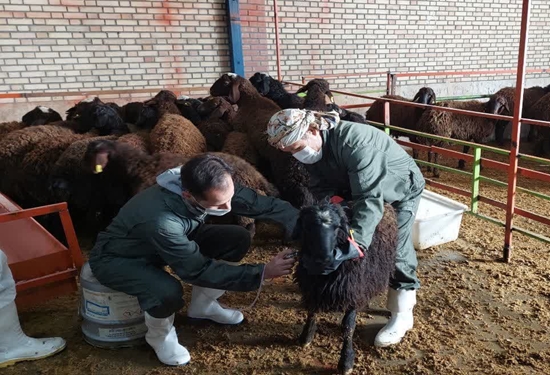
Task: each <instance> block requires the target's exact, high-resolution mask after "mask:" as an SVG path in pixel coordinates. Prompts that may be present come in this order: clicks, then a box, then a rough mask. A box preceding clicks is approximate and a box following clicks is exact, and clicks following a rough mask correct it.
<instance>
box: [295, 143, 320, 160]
mask: <svg viewBox="0 0 550 375" xmlns="http://www.w3.org/2000/svg"><path fill="white" fill-rule="evenodd" d="M292 156H294V158H296V159H297V160H298V161H299V162H302V163H304V164H315V163H317V162H318V161H319V160H321V159H322V158H323V149H320V150H319V151H315V150H314V149H312V148H311V147H309V146H306V147H304V148H303V149H302V150H300V151H298V152H295V153H294V154H292Z"/></svg>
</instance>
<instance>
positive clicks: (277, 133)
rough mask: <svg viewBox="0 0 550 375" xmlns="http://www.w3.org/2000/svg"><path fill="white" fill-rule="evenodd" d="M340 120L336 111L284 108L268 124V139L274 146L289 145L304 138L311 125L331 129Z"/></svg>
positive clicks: (321, 128)
mask: <svg viewBox="0 0 550 375" xmlns="http://www.w3.org/2000/svg"><path fill="white" fill-rule="evenodd" d="M339 122H340V116H339V115H338V113H337V112H336V111H331V112H315V111H308V110H307V109H283V110H282V111H279V112H277V113H275V114H274V115H273V116H272V117H271V119H270V120H269V123H268V124H267V132H266V133H267V141H268V142H269V144H270V145H272V146H274V147H288V146H290V145H291V144H293V143H295V142H297V141H299V140H300V139H302V137H303V136H304V134H306V132H307V131H308V130H309V128H310V127H312V128H315V129H318V130H329V129H332V128H334V127H335V126H336V125H337V124H338V123H339Z"/></svg>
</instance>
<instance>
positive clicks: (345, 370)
mask: <svg viewBox="0 0 550 375" xmlns="http://www.w3.org/2000/svg"><path fill="white" fill-rule="evenodd" d="M352 372H353V364H351V366H346V365H341V364H339V365H338V373H339V374H341V375H349V374H351V373H352Z"/></svg>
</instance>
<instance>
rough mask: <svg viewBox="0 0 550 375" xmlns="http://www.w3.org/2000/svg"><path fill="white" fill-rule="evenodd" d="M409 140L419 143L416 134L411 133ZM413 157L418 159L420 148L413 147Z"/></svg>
mask: <svg viewBox="0 0 550 375" xmlns="http://www.w3.org/2000/svg"><path fill="white" fill-rule="evenodd" d="M409 140H410V141H411V142H412V143H418V139H417V138H416V136H414V135H412V134H409ZM413 159H418V149H417V148H413Z"/></svg>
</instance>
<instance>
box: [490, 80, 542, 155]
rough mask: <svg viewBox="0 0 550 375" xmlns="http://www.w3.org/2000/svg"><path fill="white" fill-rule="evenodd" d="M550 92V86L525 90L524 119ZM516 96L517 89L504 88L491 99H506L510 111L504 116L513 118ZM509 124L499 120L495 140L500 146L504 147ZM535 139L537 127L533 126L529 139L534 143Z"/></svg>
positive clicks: (507, 110) (505, 112) (506, 111)
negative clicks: (500, 97)
mask: <svg viewBox="0 0 550 375" xmlns="http://www.w3.org/2000/svg"><path fill="white" fill-rule="evenodd" d="M548 92H550V86H547V87H546V88H542V87H540V86H533V87H529V88H527V89H524V90H523V109H522V111H521V112H522V114H521V115H522V117H528V116H529V112H530V109H531V107H532V106H533V105H534V104H535V103H536V102H537V101H539V99H541V98H542V97H543V96H544V95H546V94H547V93H548ZM515 95H516V88H515V87H504V88H502V89H500V90H498V91H497V92H495V93H494V94H493V95H492V96H491V98H492V97H497V96H502V97H504V98H506V100H507V102H508V109H506V110H505V111H503V112H502V115H504V116H513V115H514V105H515ZM490 110H493V109H490ZM507 124H508V121H502V120H499V121H497V123H496V125H495V126H496V129H495V138H496V141H497V143H498V145H499V146H503V145H504V130H505V129H506V125H507ZM535 137H536V127H535V126H531V127H530V129H529V135H528V139H529V141H533V140H534V138H535Z"/></svg>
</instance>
